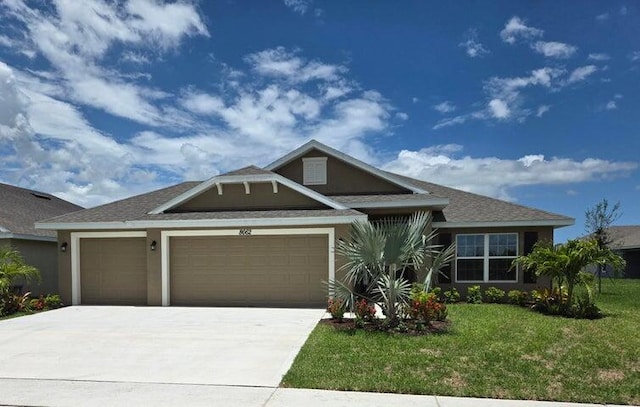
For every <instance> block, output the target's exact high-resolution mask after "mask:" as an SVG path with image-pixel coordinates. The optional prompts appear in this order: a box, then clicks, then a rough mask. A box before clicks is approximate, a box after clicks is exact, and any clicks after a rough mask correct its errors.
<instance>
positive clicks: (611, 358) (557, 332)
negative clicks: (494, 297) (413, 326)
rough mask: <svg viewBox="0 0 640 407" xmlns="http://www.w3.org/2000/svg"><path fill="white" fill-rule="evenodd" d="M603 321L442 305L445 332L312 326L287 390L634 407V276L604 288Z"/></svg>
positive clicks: (639, 333)
mask: <svg viewBox="0 0 640 407" xmlns="http://www.w3.org/2000/svg"><path fill="white" fill-rule="evenodd" d="M597 303H598V305H599V306H600V307H601V308H602V309H603V311H604V312H605V313H606V314H607V316H606V317H605V318H603V319H600V320H574V319H567V318H561V317H551V316H545V315H541V314H538V313H535V312H532V311H530V310H528V309H525V308H519V307H515V306H510V305H498V304H478V305H472V304H456V305H452V306H450V307H449V317H450V319H451V321H452V323H453V325H452V329H451V332H450V333H447V334H440V335H430V336H422V337H407V336H401V335H397V334H385V333H381V332H363V331H361V330H358V331H356V332H355V333H348V332H340V331H336V330H334V329H333V328H332V327H330V326H327V325H322V324H320V325H318V326H317V327H316V328H315V330H314V331H313V333H312V334H311V336H310V337H309V339H308V340H307V342H306V344H305V345H304V346H303V348H302V350H301V351H300V353H299V354H298V356H297V358H296V359H295V361H294V363H293V366H292V367H291V369H290V370H289V372H288V373H287V374H286V375H285V377H284V379H283V382H282V385H283V386H285V387H301V388H319V389H334V390H354V391H375V392H393V393H413V394H432V395H452V396H469V397H471V396H473V397H493V398H508V399H534V400H558V401H572V402H591V403H617V404H640V392H639V391H638V390H639V389H640V280H636V281H633V280H618V281H615V282H611V281H605V282H603V293H602V294H601V295H600V296H599V298H598V300H597Z"/></svg>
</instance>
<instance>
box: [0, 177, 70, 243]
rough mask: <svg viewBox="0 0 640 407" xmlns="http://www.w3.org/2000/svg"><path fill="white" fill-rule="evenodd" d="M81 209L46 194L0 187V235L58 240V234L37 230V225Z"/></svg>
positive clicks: (1, 185)
mask: <svg viewBox="0 0 640 407" xmlns="http://www.w3.org/2000/svg"><path fill="white" fill-rule="evenodd" d="M80 209H82V207H81V206H78V205H75V204H73V203H71V202H68V201H65V200H63V199H60V198H57V197H55V196H53V195H50V194H46V193H44V192H38V191H33V190H30V189H24V188H19V187H16V186H13V185H8V184H2V183H0V233H11V234H16V235H32V236H42V237H55V236H56V232H54V231H50V230H40V229H36V228H35V227H34V223H35V222H38V221H40V220H43V219H47V218H51V217H52V216H58V215H61V214H63V213H69V212H74V211H78V210H80Z"/></svg>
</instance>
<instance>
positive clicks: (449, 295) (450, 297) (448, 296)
mask: <svg viewBox="0 0 640 407" xmlns="http://www.w3.org/2000/svg"><path fill="white" fill-rule="evenodd" d="M458 301H460V293H459V292H458V290H457V289H456V288H455V287H454V288H452V289H451V290H447V291H445V292H444V302H446V303H447V304H454V303H456V302H458Z"/></svg>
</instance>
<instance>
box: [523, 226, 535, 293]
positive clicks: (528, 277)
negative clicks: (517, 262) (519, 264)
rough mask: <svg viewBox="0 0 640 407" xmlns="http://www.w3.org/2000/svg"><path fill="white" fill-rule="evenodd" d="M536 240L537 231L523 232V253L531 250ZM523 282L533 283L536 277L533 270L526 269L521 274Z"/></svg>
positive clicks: (526, 253) (525, 253) (528, 252)
mask: <svg viewBox="0 0 640 407" xmlns="http://www.w3.org/2000/svg"><path fill="white" fill-rule="evenodd" d="M537 242H538V232H524V253H523V254H524V255H525V256H526V255H528V254H530V253H531V252H532V251H533V246H535V244H536V243H537ZM522 277H523V282H524V283H525V284H535V283H537V282H538V277H536V273H535V271H534V270H527V271H525V272H524V274H523V276H522Z"/></svg>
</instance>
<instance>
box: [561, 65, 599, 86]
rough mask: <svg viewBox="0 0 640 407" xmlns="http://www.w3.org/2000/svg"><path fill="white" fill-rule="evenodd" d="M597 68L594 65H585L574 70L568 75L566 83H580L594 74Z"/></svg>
mask: <svg viewBox="0 0 640 407" xmlns="http://www.w3.org/2000/svg"><path fill="white" fill-rule="evenodd" d="M597 70H598V68H597V67H596V66H595V65H586V66H581V67H579V68H576V69H574V70H573V71H572V72H571V74H570V75H569V79H568V80H567V82H568V83H575V82H581V81H584V80H585V79H587V78H588V77H589V76H591V75H592V74H593V73H595V72H596V71H597Z"/></svg>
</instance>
